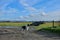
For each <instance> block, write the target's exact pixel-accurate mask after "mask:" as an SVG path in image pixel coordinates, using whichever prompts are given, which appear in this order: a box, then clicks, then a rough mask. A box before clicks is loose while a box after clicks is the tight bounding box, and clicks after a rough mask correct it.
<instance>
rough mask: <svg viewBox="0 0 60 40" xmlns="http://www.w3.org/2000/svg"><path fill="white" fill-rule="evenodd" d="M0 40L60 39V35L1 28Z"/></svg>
mask: <svg viewBox="0 0 60 40" xmlns="http://www.w3.org/2000/svg"><path fill="white" fill-rule="evenodd" d="M0 40H60V36H59V35H56V34H53V33H50V32H46V31H38V32H35V31H32V30H30V31H21V30H17V29H16V28H10V29H9V28H8V29H6V28H5V29H3V28H0Z"/></svg>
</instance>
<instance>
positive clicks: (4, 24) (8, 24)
mask: <svg viewBox="0 0 60 40" xmlns="http://www.w3.org/2000/svg"><path fill="white" fill-rule="evenodd" d="M27 24H31V22H1V23H0V26H23V25H27Z"/></svg>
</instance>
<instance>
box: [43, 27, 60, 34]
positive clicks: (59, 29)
mask: <svg viewBox="0 0 60 40" xmlns="http://www.w3.org/2000/svg"><path fill="white" fill-rule="evenodd" d="M43 29H44V30H46V31H50V32H53V33H58V34H60V27H56V28H53V27H48V28H43Z"/></svg>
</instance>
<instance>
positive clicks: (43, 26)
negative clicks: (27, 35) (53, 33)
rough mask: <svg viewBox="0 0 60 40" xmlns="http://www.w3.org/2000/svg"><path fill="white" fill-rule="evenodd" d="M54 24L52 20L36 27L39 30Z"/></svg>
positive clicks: (55, 24)
mask: <svg viewBox="0 0 60 40" xmlns="http://www.w3.org/2000/svg"><path fill="white" fill-rule="evenodd" d="M52 26H53V25H52V22H50V23H45V24H41V25H39V26H37V27H35V28H36V30H39V29H42V28H47V27H52ZM54 26H59V25H58V24H57V23H54Z"/></svg>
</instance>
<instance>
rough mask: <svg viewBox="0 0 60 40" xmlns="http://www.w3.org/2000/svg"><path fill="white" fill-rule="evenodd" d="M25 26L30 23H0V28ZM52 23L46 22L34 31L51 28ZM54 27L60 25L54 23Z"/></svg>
mask: <svg viewBox="0 0 60 40" xmlns="http://www.w3.org/2000/svg"><path fill="white" fill-rule="evenodd" d="M27 24H32V22H0V26H24V25H27ZM52 26H53V23H52V22H46V23H44V24H41V25H39V26H37V27H35V29H36V30H39V29H41V28H47V27H52ZM54 26H57V27H58V26H60V23H58V22H55V23H54Z"/></svg>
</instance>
